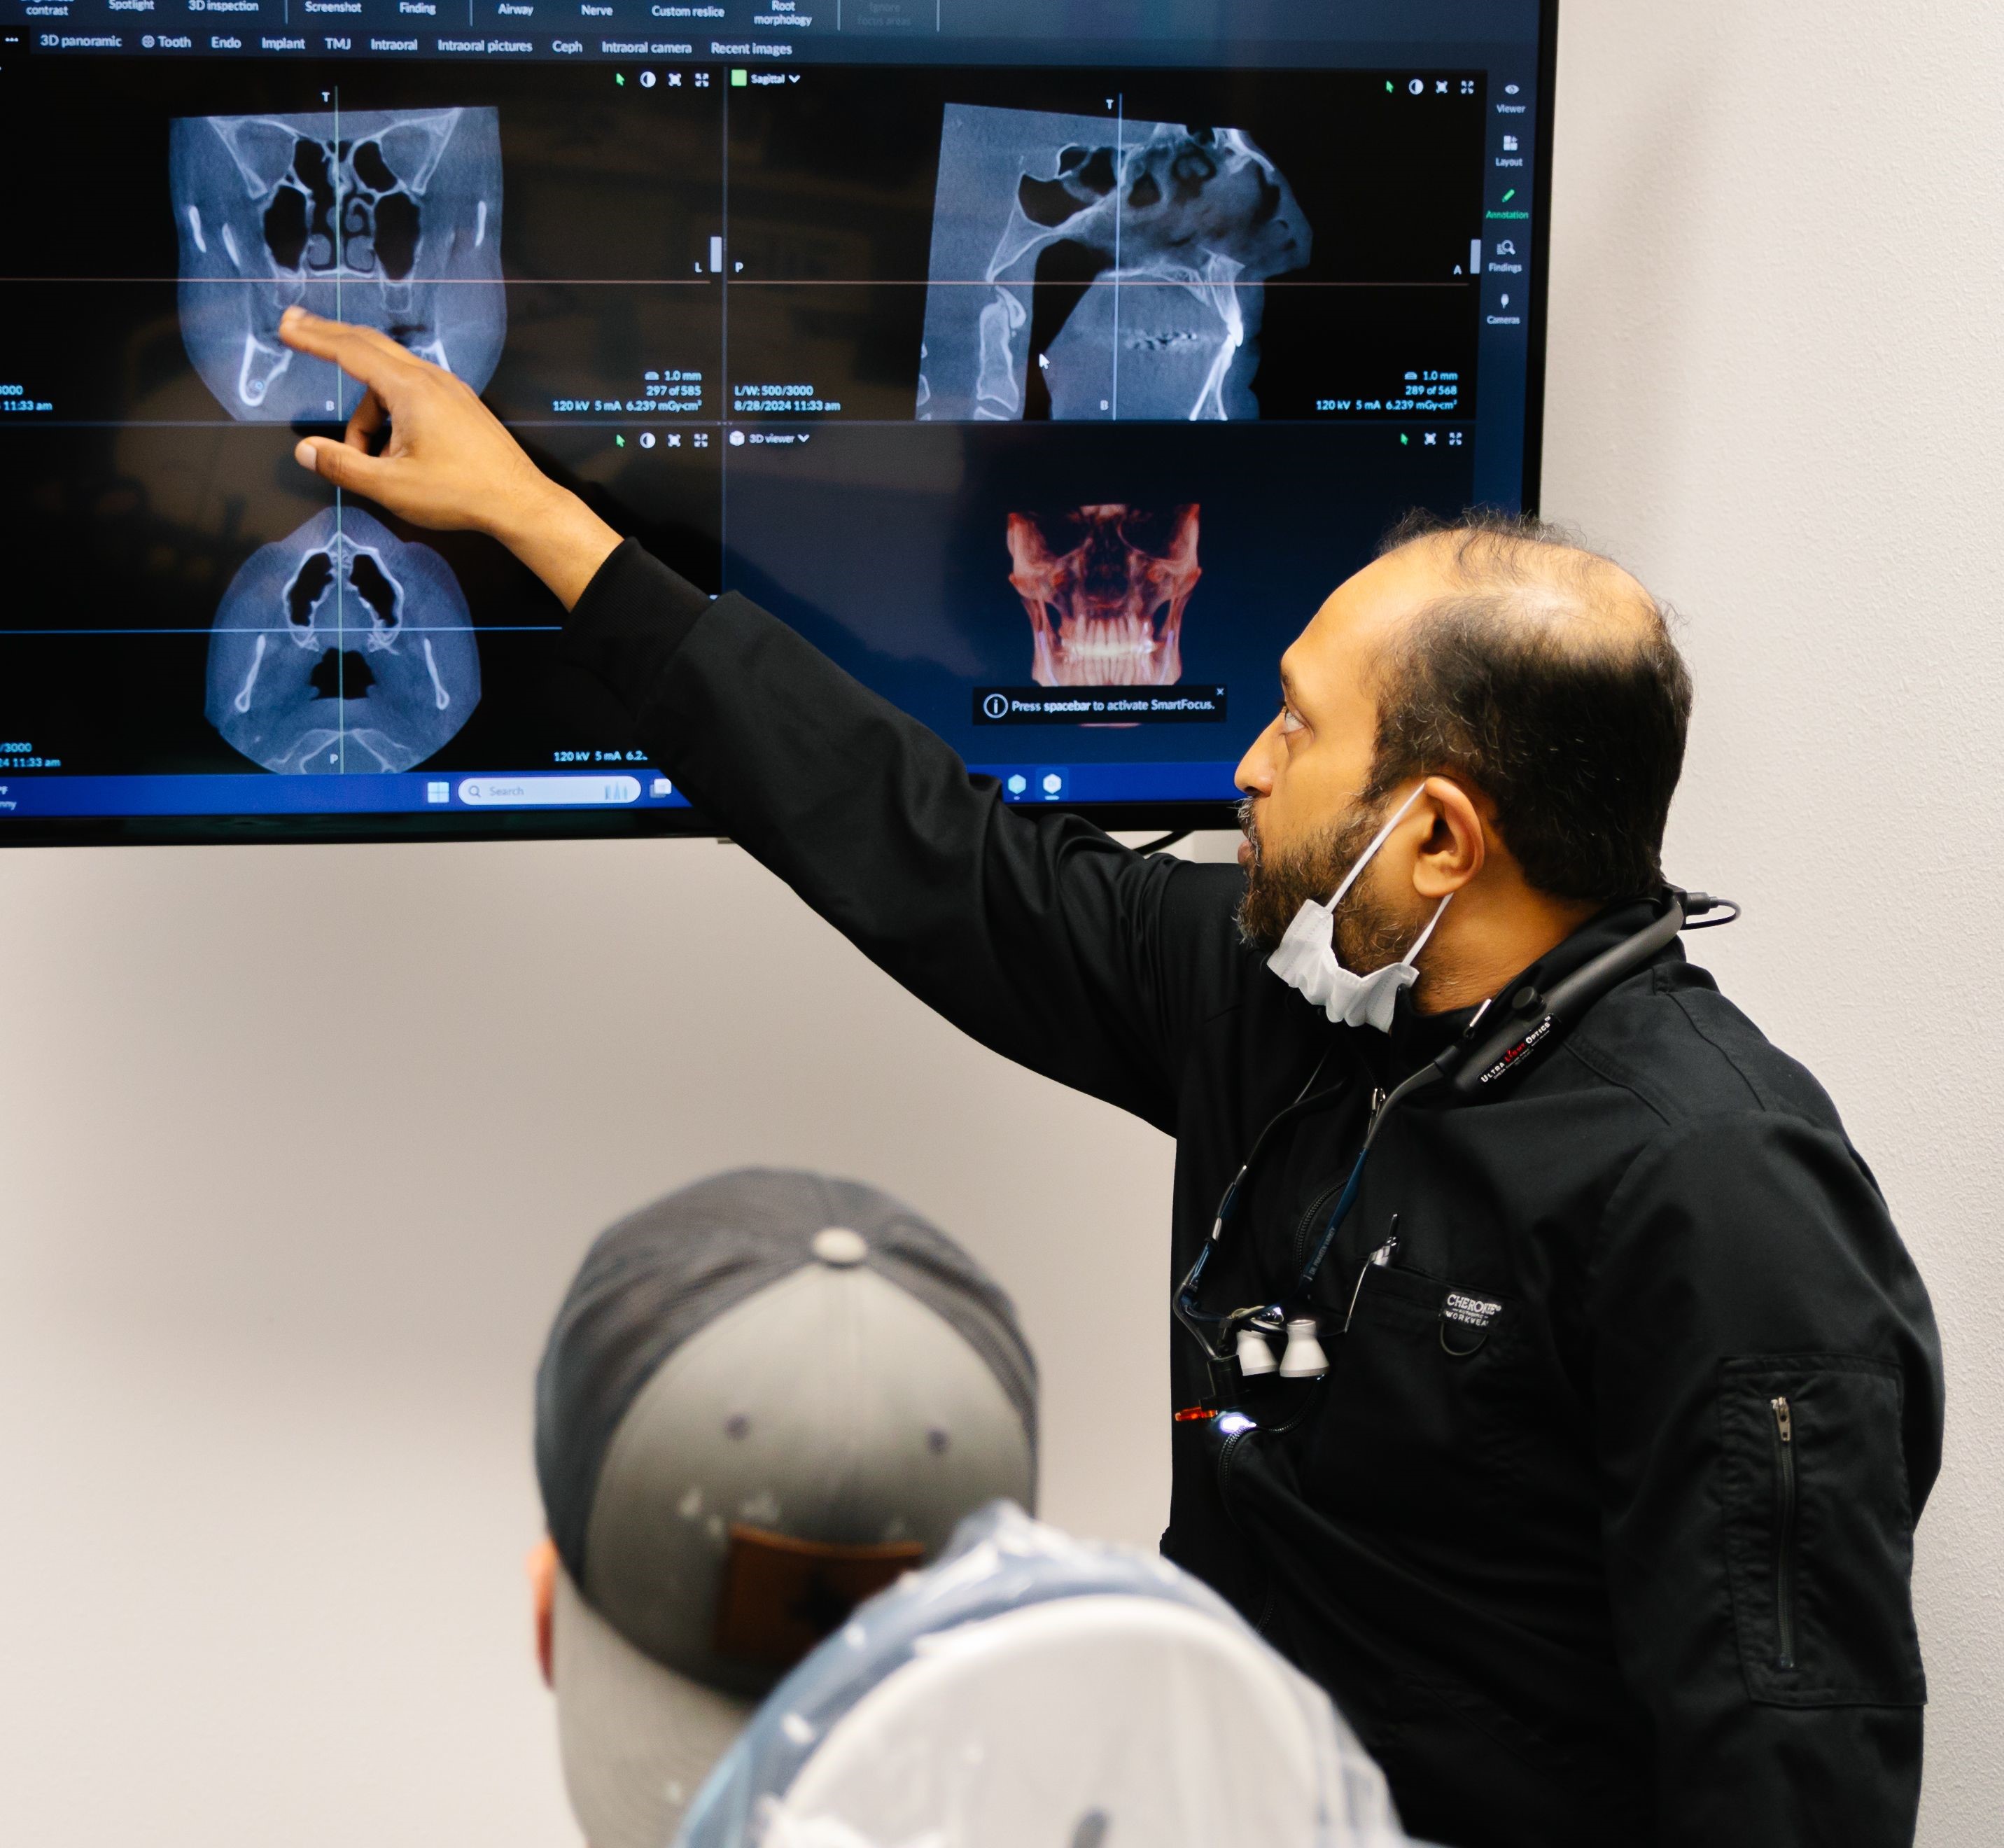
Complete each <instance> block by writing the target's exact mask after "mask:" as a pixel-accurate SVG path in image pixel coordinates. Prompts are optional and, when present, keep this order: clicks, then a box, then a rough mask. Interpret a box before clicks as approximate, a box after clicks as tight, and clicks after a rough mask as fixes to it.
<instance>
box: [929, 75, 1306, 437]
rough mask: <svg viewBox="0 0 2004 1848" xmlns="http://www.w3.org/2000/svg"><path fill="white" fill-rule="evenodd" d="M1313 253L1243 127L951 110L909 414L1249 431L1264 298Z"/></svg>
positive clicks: (1291, 204)
mask: <svg viewBox="0 0 2004 1848" xmlns="http://www.w3.org/2000/svg"><path fill="white" fill-rule="evenodd" d="M1109 129H1112V130H1114V131H1115V133H1114V135H1113V136H1112V139H1109ZM1311 240H1312V233H1311V231H1310V228H1309V223H1308V221H1307V219H1306V218H1305V216H1303V214H1302V209H1301V207H1300V205H1299V204H1298V202H1296V200H1295V195H1294V191H1293V189H1292V188H1291V187H1290V186H1289V185H1288V181H1287V178H1286V176H1285V175H1284V174H1282V173H1281V171H1280V170H1279V169H1278V168H1277V167H1275V166H1274V163H1273V162H1272V161H1271V160H1269V159H1267V156H1265V155H1264V154H1263V153H1261V152H1260V149H1258V148H1257V147H1256V146H1254V145H1253V144H1252V141H1251V140H1250V139H1249V138H1248V137H1247V136H1246V135H1244V134H1243V133H1242V132H1241V131H1239V130H1238V129H1236V128H1200V127H1186V126H1183V125H1182V124H1177V123H1173V122H1142V121H1124V122H1121V123H1119V124H1114V123H1111V122H1109V121H1106V120H1105V118H1103V117H1094V116H1082V115H1055V114H1045V113H1042V112H1041V111H1038V110H1024V109H990V108H980V107H970V106H968V105H964V104H959V103H953V104H949V105H948V107H947V110H946V114H945V121H944V126H943V127H942V128H941V142H940V165H939V184H938V191H937V198H936V201H935V203H934V216H933V242H932V257H931V262H930V268H929V270H928V272H927V293H926V322H925V341H924V345H923V348H922V349H921V353H922V358H921V362H920V363H921V367H922V370H921V371H920V377H919V386H918V402H917V413H918V416H920V418H921V419H948V420H953V421H969V420H975V419H986V420H991V421H994V422H998V423H999V422H1007V421H1010V420H1012V419H1021V418H1034V417H1049V418H1055V419H1070V418H1108V417H1112V418H1133V419H1194V420H1221V419H1231V418H1248V417H1256V416H1259V414H1260V410H1259V404H1258V401H1257V400H1256V398H1255V397H1254V396H1253V394H1252V378H1253V376H1254V374H1255V373H1256V372H1257V371H1258V370H1259V364H1260V345H1259V335H1260V316H1261V312H1262V309H1263V303H1264V297H1265V290H1264V289H1263V287H1262V286H1261V285H1262V283H1263V282H1265V281H1266V280H1267V279H1268V278H1270V277H1273V276H1276V275H1281V274H1282V273H1283V272H1286V271H1289V270H1294V269H1298V268H1301V267H1302V265H1304V264H1305V263H1306V262H1307V261H1308V259H1309V250H1310V245H1311Z"/></svg>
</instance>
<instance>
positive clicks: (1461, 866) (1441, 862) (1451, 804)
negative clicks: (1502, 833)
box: [1413, 777, 1489, 899]
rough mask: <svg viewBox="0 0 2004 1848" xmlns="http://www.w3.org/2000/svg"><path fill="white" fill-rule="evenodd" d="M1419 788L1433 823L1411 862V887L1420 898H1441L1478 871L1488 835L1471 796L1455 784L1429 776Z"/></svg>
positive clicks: (1487, 854) (1451, 781)
mask: <svg viewBox="0 0 2004 1848" xmlns="http://www.w3.org/2000/svg"><path fill="white" fill-rule="evenodd" d="M1420 787H1421V794H1422V795H1423V797H1424V799H1425V801H1426V803H1427V805H1428V808H1431V811H1432V812H1433V826H1432V828H1431V830H1430V831H1429V832H1428V835H1427V837H1426V839H1425V840H1424V841H1422V842H1421V844H1420V850H1419V853H1418V855H1417V857H1415V859H1414V861H1413V889H1414V891H1416V892H1418V894H1419V895H1420V896H1421V897H1422V898H1427V899H1441V898H1445V897H1446V896H1447V895H1448V894H1449V892H1459V891H1460V890H1461V889H1462V888H1463V886H1464V885H1468V884H1469V883H1470V882H1471V881H1473V878H1475V876H1476V875H1477V873H1479V872H1480V871H1482V867H1483V862H1484V861H1485V860H1487V858H1488V857H1489V842H1488V836H1487V832H1486V830H1485V829H1484V827H1483V825H1482V816H1481V814H1480V812H1479V811H1478V810H1477V808H1476V806H1475V802H1474V800H1473V798H1472V797H1470V794H1469V793H1468V791H1466V790H1465V789H1463V787H1462V786H1461V785H1460V784H1459V783H1456V782H1455V781H1454V780H1452V778H1450V777H1428V779H1427V780H1426V781H1425V782H1424V784H1421V786H1420Z"/></svg>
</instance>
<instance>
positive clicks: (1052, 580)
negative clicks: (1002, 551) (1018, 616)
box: [1009, 506, 1203, 686]
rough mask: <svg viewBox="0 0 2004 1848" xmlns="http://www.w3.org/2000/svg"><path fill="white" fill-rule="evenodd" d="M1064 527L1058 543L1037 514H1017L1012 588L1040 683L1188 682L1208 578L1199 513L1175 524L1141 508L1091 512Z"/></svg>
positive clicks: (1181, 511)
mask: <svg viewBox="0 0 2004 1848" xmlns="http://www.w3.org/2000/svg"><path fill="white" fill-rule="evenodd" d="M1059 524H1060V536H1058V538H1057V542H1056V545H1053V542H1052V536H1051V535H1048V534H1047V533H1046V531H1045V529H1044V528H1043V527H1042V525H1041V524H1039V522H1038V521H1037V520H1036V519H1035V517H1032V515H1029V514H1014V513H1012V514H1011V515H1010V516H1009V562H1010V565H1011V570H1010V573H1009V582H1010V583H1011V585H1013V586H1014V588H1015V591H1016V594H1017V595H1018V596H1019V597H1021V598H1022V599H1023V608H1024V611H1025V613H1026V614H1027V615H1028V617H1029V619H1030V633H1031V661H1030V678H1031V679H1032V680H1033V681H1035V682H1036V684H1037V685H1038V686H1174V685H1175V682H1177V681H1179V680H1180V679H1182V672H1183V656H1182V633H1183V609H1184V607H1185V605H1187V604H1188V603H1189V599H1190V592H1191V591H1193V590H1195V589H1196V580H1198V578H1200V577H1202V576H1203V568H1202V567H1201V566H1200V565H1199V564H1198V563H1197V562H1196V531H1197V510H1196V508H1195V507H1178V508H1177V509H1176V510H1175V512H1174V513H1173V514H1171V515H1169V516H1168V517H1167V519H1166V520H1165V519H1164V518H1163V517H1161V516H1159V515H1151V514H1149V513H1148V512H1147V510H1145V509H1143V508H1140V507H1116V506H1107V507H1080V508H1079V509H1077V511H1075V512H1074V513H1071V514H1067V516H1066V517H1065V518H1064V519H1063V521H1061V522H1060V523H1059ZM1067 541H1069V542H1070V544H1069V545H1067V543H1066V542H1067ZM1058 546H1064V547H1065V549H1063V550H1062V551H1060V550H1059V549H1057V548H1058Z"/></svg>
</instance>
